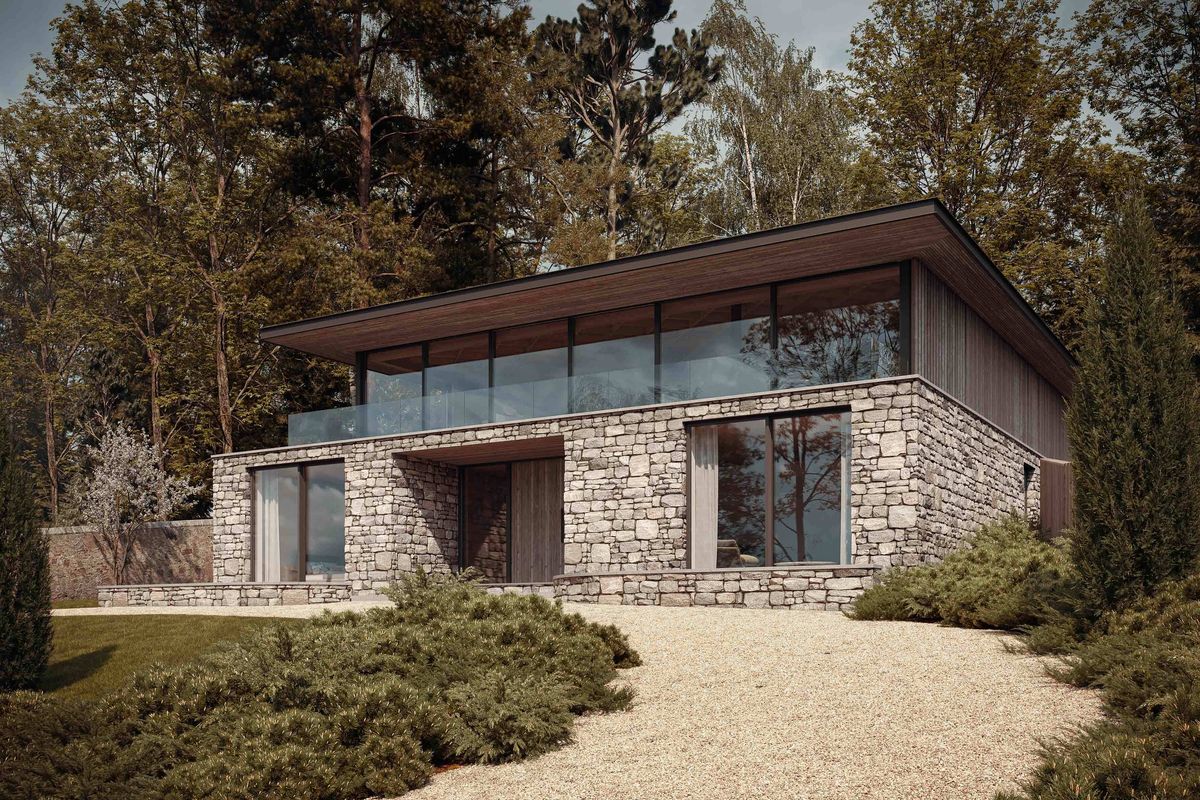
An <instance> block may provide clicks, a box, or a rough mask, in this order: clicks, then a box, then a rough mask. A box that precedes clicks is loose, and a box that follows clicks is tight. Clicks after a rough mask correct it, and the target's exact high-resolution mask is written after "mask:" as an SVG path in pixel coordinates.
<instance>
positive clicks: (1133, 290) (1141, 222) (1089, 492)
mask: <svg viewBox="0 0 1200 800" xmlns="http://www.w3.org/2000/svg"><path fill="white" fill-rule="evenodd" d="M1105 250H1106V252H1105V258H1104V263H1103V266H1102V267H1101V269H1100V274H1099V276H1098V284H1097V286H1096V290H1095V292H1094V293H1093V295H1092V299H1091V301H1090V303H1089V306H1088V308H1087V311H1086V315H1085V323H1086V324H1085V326H1084V331H1083V334H1082V336H1081V341H1080V347H1079V351H1078V357H1079V362H1080V366H1079V370H1078V373H1077V379H1076V383H1075V390H1074V396H1073V399H1072V402H1071V404H1070V408H1069V411H1068V420H1067V421H1068V431H1069V436H1070V443H1071V450H1072V458H1073V459H1074V464H1075V531H1074V533H1073V545H1074V552H1075V558H1076V561H1077V564H1078V566H1079V570H1080V574H1081V577H1082V582H1083V589H1084V592H1085V599H1086V601H1087V602H1088V603H1089V604H1090V605H1091V607H1092V608H1093V609H1094V610H1096V611H1102V610H1105V609H1110V608H1116V607H1120V606H1122V605H1125V604H1126V603H1128V602H1129V601H1131V600H1133V599H1135V598H1137V597H1139V596H1141V595H1144V594H1146V593H1148V592H1150V591H1152V590H1153V588H1154V587H1155V586H1156V585H1158V584H1159V583H1161V582H1162V581H1164V580H1169V579H1171V578H1178V577H1181V576H1182V575H1184V574H1186V573H1187V572H1188V571H1189V570H1190V569H1191V568H1192V567H1193V566H1194V564H1195V561H1196V556H1197V551H1198V544H1200V524H1198V523H1200V437H1198V430H1200V429H1198V427H1197V418H1196V417H1197V414H1196V412H1197V403H1196V384H1195V381H1194V379H1193V376H1192V373H1191V367H1190V361H1189V355H1190V352H1189V347H1188V339H1187V331H1186V328H1185V325H1184V317H1183V312H1182V309H1181V307H1180V305H1179V303H1178V300H1177V297H1176V291H1175V289H1174V287H1173V281H1171V280H1169V279H1168V278H1169V276H1168V275H1167V274H1166V273H1165V272H1164V271H1163V269H1162V267H1161V265H1160V262H1159V260H1158V258H1157V256H1156V252H1157V251H1156V241H1155V232H1154V229H1153V226H1152V224H1151V222H1150V218H1149V215H1148V214H1147V212H1146V209H1145V207H1144V205H1143V204H1142V202H1141V201H1140V200H1137V201H1132V200H1131V201H1127V202H1126V203H1125V204H1124V206H1123V207H1122V209H1121V210H1120V212H1119V214H1118V217H1117V219H1116V221H1115V223H1114V224H1113V226H1112V227H1111V229H1110V230H1109V232H1108V234H1107V237H1106V240H1105Z"/></svg>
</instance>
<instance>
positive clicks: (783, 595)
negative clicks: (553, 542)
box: [554, 565, 879, 611]
mask: <svg viewBox="0 0 1200 800" xmlns="http://www.w3.org/2000/svg"><path fill="white" fill-rule="evenodd" d="M878 570H879V567H875V566H871V565H861V566H849V567H789V568H786V569H753V570H728V569H724V570H713V571H711V572H699V571H693V570H675V571H665V572H626V573H613V574H607V575H604V574H601V575H589V574H578V575H563V576H562V577H560V578H556V579H555V581H554V593H555V596H556V597H559V598H561V599H563V600H566V601H573V602H581V603H606V604H614V605H637V606H729V607H739V608H788V609H818V610H829V611H843V610H846V609H848V608H849V607H850V605H851V603H853V602H854V598H855V597H857V596H858V595H859V594H860V593H861V592H862V590H863V589H865V588H867V587H868V586H870V585H871V583H872V581H873V580H874V576H875V574H876V572H877V571H878Z"/></svg>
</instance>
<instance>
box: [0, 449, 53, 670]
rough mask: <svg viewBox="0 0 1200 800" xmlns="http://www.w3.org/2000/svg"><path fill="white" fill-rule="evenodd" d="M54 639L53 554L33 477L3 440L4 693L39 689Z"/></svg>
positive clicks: (0, 575)
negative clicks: (39, 515) (42, 524)
mask: <svg viewBox="0 0 1200 800" xmlns="http://www.w3.org/2000/svg"><path fill="white" fill-rule="evenodd" d="M51 637H52V631H51V628H50V554H49V548H48V545H47V543H46V537H45V536H44V535H43V534H42V531H41V529H40V528H39V527H38V522H37V509H36V506H35V504H34V500H33V497H32V495H31V493H30V481H29V476H28V474H27V473H26V472H25V470H24V469H23V468H22V467H21V465H20V464H19V463H18V462H17V459H16V454H15V453H14V452H13V450H12V447H11V445H10V444H9V443H8V440H7V437H5V436H4V435H3V434H0V692H8V691H12V690H14V689H29V688H32V687H33V686H35V685H37V682H38V680H40V679H41V677H42V673H43V672H44V671H45V669H46V663H47V661H48V660H49V657H50V648H51Z"/></svg>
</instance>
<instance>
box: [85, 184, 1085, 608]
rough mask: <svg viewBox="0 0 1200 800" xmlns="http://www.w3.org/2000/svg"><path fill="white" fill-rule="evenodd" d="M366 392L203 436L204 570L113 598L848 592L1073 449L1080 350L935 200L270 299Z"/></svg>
mask: <svg viewBox="0 0 1200 800" xmlns="http://www.w3.org/2000/svg"><path fill="white" fill-rule="evenodd" d="M262 339H263V340H265V341H267V342H271V343H274V344H277V345H281V346H284V347H289V348H293V349H295V350H299V351H302V352H305V353H310V354H313V355H317V356H320V357H323V358H328V359H332V360H335V361H339V362H342V363H344V364H347V365H352V366H353V368H354V370H355V374H356V376H357V380H356V381H355V385H356V387H357V392H358V397H357V400H358V403H357V404H356V405H354V406H351V407H347V408H335V409H328V410H322V411H312V412H309V413H305V414H297V415H294V416H293V417H291V419H290V420H289V432H288V443H287V446H286V447H279V448H275V449H270V450H259V451H255V452H244V453H234V454H230V455H223V456H217V457H216V458H215V463H214V476H213V504H214V507H213V517H214V540H213V561H214V569H213V575H214V581H215V583H212V584H187V585H176V586H154V587H110V588H107V589H104V590H102V592H101V599H102V601H103V602H105V603H113V604H122V603H131V604H136V603H179V604H221V603H226V604H246V603H249V604H260V603H291V602H322V601H329V600H334V599H344V598H350V597H359V596H364V595H373V594H374V593H375V592H377V591H378V590H379V589H381V588H383V587H385V586H387V585H389V584H391V583H392V582H394V581H396V580H397V579H399V578H401V577H402V576H404V575H405V574H408V573H411V572H413V571H415V570H418V569H423V570H426V571H459V570H466V569H468V568H469V569H471V570H473V571H474V573H475V574H477V575H478V576H479V577H480V578H481V580H483V581H484V582H487V583H490V584H495V585H497V586H498V587H499V586H503V587H505V589H506V590H509V591H517V590H523V591H536V592H539V593H543V594H548V595H552V596H557V597H562V598H564V599H567V600H579V601H593V602H612V603H650V604H653V603H660V604H664V605H668V604H670V605H689V604H698V605H745V606H772V607H775V606H779V607H784V606H786V607H793V608H840V607H843V606H844V605H845V604H847V603H849V602H850V601H851V600H852V599H853V598H854V597H855V596H856V594H857V593H858V592H860V591H861V590H862V588H863V587H864V586H865V585H869V583H870V581H871V580H872V577H873V576H874V575H876V574H877V572H878V571H879V570H880V569H882V568H884V567H888V566H892V565H913V564H920V563H924V562H927V561H930V560H936V559H938V558H940V557H941V556H942V555H944V554H945V553H947V552H948V551H950V550H952V549H954V548H955V547H957V546H958V545H959V544H960V543H961V542H962V540H963V537H964V536H967V535H968V534H970V533H972V532H973V531H974V530H975V529H977V528H978V526H979V525H980V524H981V523H983V522H985V521H988V520H990V519H993V518H996V517H998V516H1000V515H1002V514H1006V513H1010V512H1016V513H1020V514H1025V515H1028V516H1030V517H1031V518H1032V517H1036V516H1037V515H1038V513H1039V508H1040V505H1039V503H1040V500H1041V485H1042V480H1041V477H1042V474H1043V469H1044V467H1045V465H1046V464H1050V463H1059V462H1061V461H1062V460H1064V459H1066V458H1067V444H1066V435H1065V428H1064V420H1063V412H1064V397H1065V396H1067V395H1069V393H1070V391H1071V384H1072V375H1073V369H1074V362H1073V361H1072V358H1071V356H1070V355H1069V354H1068V352H1067V351H1066V349H1065V348H1064V347H1063V346H1062V344H1061V343H1060V342H1059V341H1058V340H1057V339H1056V338H1055V337H1054V335H1053V334H1052V333H1051V332H1050V331H1049V329H1048V328H1047V327H1046V325H1045V324H1044V323H1043V322H1042V321H1041V320H1040V319H1039V318H1038V317H1037V315H1036V314H1035V313H1034V312H1033V311H1032V310H1031V309H1030V307H1029V306H1028V305H1027V304H1026V303H1025V301H1024V300H1023V299H1022V298H1021V297H1020V296H1019V295H1018V293H1017V292H1016V290H1015V289H1014V288H1013V287H1012V286H1011V285H1010V284H1009V283H1008V281H1006V280H1005V279H1004V277H1003V276H1002V275H1001V274H1000V272H999V271H998V270H997V269H996V268H995V266H994V265H993V264H992V262H991V261H990V260H989V259H988V258H987V256H986V255H984V253H983V252H982V251H981V250H980V248H979V247H978V246H977V245H976V243H975V242H973V241H972V240H971V238H970V237H969V236H968V235H967V234H966V233H965V232H964V230H963V229H962V228H961V227H960V226H959V224H958V223H957V222H956V221H955V220H954V219H953V218H952V216H951V215H950V214H949V213H948V212H947V211H946V209H945V208H944V207H943V206H942V205H941V204H940V203H938V202H936V201H922V202H916V203H909V204H905V205H900V206H894V207H890V208H884V209H880V210H875V211H868V212H863V213H857V214H850V215H846V216H841V217H836V218H832V219H825V220H820V221H816V222H811V223H806V224H802V225H796V226H792V227H788V228H781V229H777V230H771V231H764V232H761V233H755V234H750V235H746V236H738V237H733V238H728V239H722V240H717V241H711V242H706V243H703V244H697V245H691V246H688V247H681V248H677V249H674V250H668V251H665V252H660V253H652V254H649V255H643V256H636V257H631V258H625V259H620V260H616V261H610V262H606V263H601V264H593V265H589V266H583V267H576V268H573V269H564V270H559V271H554V272H547V273H543V274H538V275H534V276H531V277H527V278H520V279H516V280H510V281H504V282H501V283H495V284H490V285H486V286H479V287H475V288H470V289H463V290H459V291H454V292H447V293H444V294H439V295H433V296H428V297H421V298H417V299H413V300H406V301H402V302H397V303H390V304H387V305H381V306H376V307H372V308H365V309H361V310H357V311H350V312H346V313H342V314H335V315H331V316H327V317H321V318H317V319H310V320H303V321H299V322H293V323H288V324H284V325H276V326H273V327H269V328H266V329H264V330H263V332H262Z"/></svg>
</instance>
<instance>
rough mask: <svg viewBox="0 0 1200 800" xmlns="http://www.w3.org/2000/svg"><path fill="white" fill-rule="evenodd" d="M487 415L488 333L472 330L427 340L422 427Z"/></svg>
mask: <svg viewBox="0 0 1200 800" xmlns="http://www.w3.org/2000/svg"><path fill="white" fill-rule="evenodd" d="M490 415H491V412H490V409H489V398H488V335H487V334H486V333H475V334H471V335H470V336H455V337H454V338H452V339H436V340H434V341H432V342H430V343H429V361H428V366H427V367H426V369H425V427H426V428H427V429H428V428H453V427H456V426H458V425H478V424H480V423H483V422H487V421H488V420H489V417H490Z"/></svg>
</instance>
